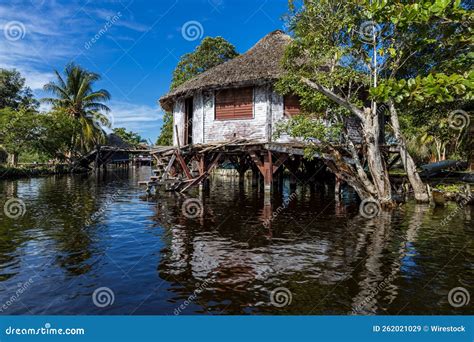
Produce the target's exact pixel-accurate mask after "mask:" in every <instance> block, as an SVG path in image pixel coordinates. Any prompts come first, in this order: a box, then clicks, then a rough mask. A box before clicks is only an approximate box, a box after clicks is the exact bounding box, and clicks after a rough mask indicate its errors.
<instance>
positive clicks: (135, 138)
mask: <svg viewBox="0 0 474 342" xmlns="http://www.w3.org/2000/svg"><path fill="white" fill-rule="evenodd" d="M113 132H114V134H115V135H117V136H119V137H120V138H121V139H122V140H123V141H125V142H127V143H128V144H130V145H131V146H133V147H137V146H138V145H139V144H140V142H141V141H142V137H141V136H140V134H138V133H135V132H132V131H127V130H126V129H125V128H123V127H120V128H114V129H113Z"/></svg>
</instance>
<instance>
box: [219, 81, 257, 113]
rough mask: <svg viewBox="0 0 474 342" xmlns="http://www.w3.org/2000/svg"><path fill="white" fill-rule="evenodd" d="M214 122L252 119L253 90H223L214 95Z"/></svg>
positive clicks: (248, 88)
mask: <svg viewBox="0 0 474 342" xmlns="http://www.w3.org/2000/svg"><path fill="white" fill-rule="evenodd" d="M215 118H216V120H236V119H237V120H238V119H252V118H253V88H252V87H247V88H237V89H224V90H220V91H216V94H215Z"/></svg>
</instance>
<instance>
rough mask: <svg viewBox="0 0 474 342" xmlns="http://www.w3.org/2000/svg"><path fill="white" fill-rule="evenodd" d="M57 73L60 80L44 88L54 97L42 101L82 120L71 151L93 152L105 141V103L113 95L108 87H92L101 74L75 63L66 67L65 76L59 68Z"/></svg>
mask: <svg viewBox="0 0 474 342" xmlns="http://www.w3.org/2000/svg"><path fill="white" fill-rule="evenodd" d="M55 74H56V77H57V80H56V81H55V82H50V83H48V84H46V85H45V86H44V90H45V91H48V92H50V93H52V94H54V95H55V97H54V98H44V99H43V102H46V103H50V104H52V105H53V108H54V110H59V111H63V112H66V113H67V114H68V115H69V116H70V117H71V118H73V119H75V120H77V121H78V122H79V127H75V128H77V130H76V131H75V133H74V134H73V135H72V147H73V151H72V152H74V153H77V152H82V153H85V152H87V151H90V150H91V149H93V148H94V147H95V146H96V145H98V144H100V143H103V142H104V140H105V133H104V131H103V130H102V129H101V128H100V126H109V125H110V123H109V121H108V118H107V117H106V116H105V115H104V114H103V113H104V112H105V113H107V112H109V111H110V109H109V107H107V106H106V105H105V104H104V102H105V101H108V100H110V94H109V92H108V91H107V90H105V89H100V90H97V91H95V90H93V86H94V83H95V82H96V81H98V80H100V76H99V75H98V74H96V73H93V72H90V71H88V70H85V69H83V68H82V67H80V66H77V65H75V64H73V63H71V64H68V65H67V66H66V68H65V69H64V75H65V78H63V76H61V74H60V73H59V72H58V71H55Z"/></svg>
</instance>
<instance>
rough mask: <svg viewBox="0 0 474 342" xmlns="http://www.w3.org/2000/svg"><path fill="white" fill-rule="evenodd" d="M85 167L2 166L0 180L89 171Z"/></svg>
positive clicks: (0, 167)
mask: <svg viewBox="0 0 474 342" xmlns="http://www.w3.org/2000/svg"><path fill="white" fill-rule="evenodd" d="M87 172H88V170H87V169H84V168H77V167H72V166H66V165H54V166H46V167H45V166H39V167H33V168H32V167H13V166H0V180H15V179H22V178H31V177H43V176H54V175H66V174H80V173H87Z"/></svg>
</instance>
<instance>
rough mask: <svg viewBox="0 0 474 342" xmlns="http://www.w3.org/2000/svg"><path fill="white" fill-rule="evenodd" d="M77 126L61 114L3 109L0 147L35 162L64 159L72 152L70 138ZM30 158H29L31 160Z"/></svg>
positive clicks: (69, 118) (0, 111) (0, 120)
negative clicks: (68, 152)
mask: <svg viewBox="0 0 474 342" xmlns="http://www.w3.org/2000/svg"><path fill="white" fill-rule="evenodd" d="M77 125H78V123H77V122H76V121H75V120H74V119H72V118H71V117H70V116H69V115H67V114H66V113H64V112H61V111H53V112H51V113H38V112H36V111H33V110H27V109H19V110H13V109H11V108H4V109H1V110H0V144H1V145H3V147H4V148H5V149H6V150H7V151H8V152H9V153H15V154H20V155H22V156H23V157H26V158H27V160H28V161H32V160H31V157H32V156H38V158H39V159H37V160H35V161H44V160H46V159H50V158H58V159H60V160H64V159H65V154H66V153H67V151H70V149H71V136H72V134H73V133H74V130H75V129H76V126H77ZM28 158H29V159H28Z"/></svg>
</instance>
